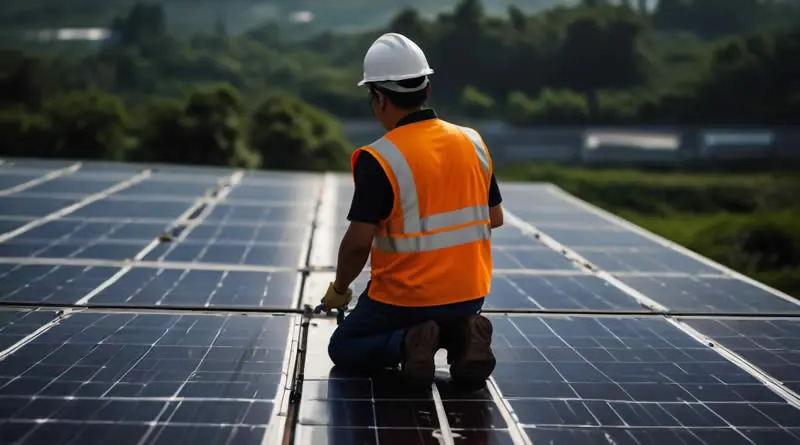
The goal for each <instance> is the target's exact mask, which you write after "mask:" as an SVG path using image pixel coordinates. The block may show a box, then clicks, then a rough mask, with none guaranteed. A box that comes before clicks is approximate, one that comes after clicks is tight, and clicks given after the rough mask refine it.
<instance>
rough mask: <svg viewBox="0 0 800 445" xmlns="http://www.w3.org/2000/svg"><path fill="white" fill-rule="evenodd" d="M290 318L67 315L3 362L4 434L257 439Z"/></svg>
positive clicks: (12, 439)
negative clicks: (45, 420)
mask: <svg viewBox="0 0 800 445" xmlns="http://www.w3.org/2000/svg"><path fill="white" fill-rule="evenodd" d="M293 320H294V318H293V317H245V316H207V315H205V316H204V315H191V316H190V315H155V314H153V315H130V314H98V313H79V314H73V315H70V316H68V317H67V318H66V319H65V320H63V321H62V322H60V323H59V324H58V325H56V326H54V327H52V328H51V329H49V330H48V331H46V332H45V333H44V334H42V335H41V336H39V337H37V338H36V339H34V340H33V341H32V342H30V343H28V344H26V345H25V346H24V347H22V348H21V349H20V350H18V351H17V352H15V353H14V354H12V355H11V356H9V357H7V358H6V359H5V360H3V361H0V378H3V379H5V384H3V386H2V387H0V411H2V413H3V417H4V418H5V419H6V422H5V423H4V425H3V431H4V432H3V434H4V441H6V442H7V443H15V444H38V443H76V444H77V443H80V444H90V443H91V444H94V443H98V444H99V443H108V442H109V441H113V442H114V443H142V442H146V443H157V444H174V443H215V444H216V443H220V444H228V443H237V444H250V443H260V442H261V439H262V436H263V435H264V432H265V428H266V427H267V426H268V424H269V421H270V416H271V413H272V410H273V405H274V402H275V399H276V395H277V394H278V383H279V381H280V377H281V372H282V371H283V369H282V367H283V360H284V353H285V348H286V339H287V335H288V333H289V330H290V324H291V323H293ZM41 419H47V422H46V423H43V422H41ZM186 441H189V442H186Z"/></svg>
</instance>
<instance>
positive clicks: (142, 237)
mask: <svg viewBox="0 0 800 445" xmlns="http://www.w3.org/2000/svg"><path fill="white" fill-rule="evenodd" d="M165 228H166V224H164V223H150V222H132V221H126V220H118V221H114V222H109V221H87V220H64V219H58V220H55V221H51V222H48V223H45V224H42V225H41V226H38V227H34V228H32V229H30V230H28V231H26V232H25V233H22V234H20V235H18V236H16V237H15V239H17V240H30V241H40V240H52V241H75V242H90V241H95V242H96V241H103V240H109V241H110V240H125V241H130V240H135V241H146V242H150V241H151V240H152V239H153V238H155V237H157V236H158V235H159V234H160V233H162V232H163V231H164V229H165Z"/></svg>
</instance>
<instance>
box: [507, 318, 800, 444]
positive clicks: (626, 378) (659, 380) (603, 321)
mask: <svg viewBox="0 0 800 445" xmlns="http://www.w3.org/2000/svg"><path fill="white" fill-rule="evenodd" d="M491 320H492V322H493V324H494V337H493V349H494V351H495V355H496V356H497V359H498V364H497V367H496V369H495V371H494V378H495V380H496V382H497V384H498V386H499V388H500V391H501V392H502V393H503V395H504V396H505V397H507V398H508V399H509V403H510V405H511V407H512V409H513V410H514V412H515V413H516V415H517V417H518V420H519V422H520V423H521V424H522V425H523V426H524V427H525V428H526V431H527V433H528V435H529V436H530V437H531V440H532V441H533V443H549V444H556V445H559V444H565V445H566V444H570V445H571V444H574V443H583V442H576V441H578V440H581V438H585V437H586V435H587V433H586V431H587V430H591V431H595V430H596V431H598V432H599V431H600V430H601V428H603V427H605V428H608V429H613V430H615V431H617V433H616V434H615V435H614V438H617V437H623V438H624V437H626V436H633V437H645V436H648V435H653V436H654V437H661V438H662V441H661V442H658V443H673V442H664V440H676V437H682V436H693V437H695V439H694V442H690V443H707V444H709V445H710V444H712V443H713V444H716V443H720V442H716V441H710V438H711V437H713V434H711V433H712V432H713V431H716V432H718V433H720V434H719V435H718V436H717V437H718V438H721V437H725V435H726V434H728V435H730V436H732V437H739V438H745V437H747V438H750V439H751V440H753V443H763V442H759V441H758V440H757V438H758V437H761V436H759V435H763V434H770V435H772V436H774V437H775V438H776V439H781V441H780V442H776V443H798V442H800V436H798V435H797V433H798V431H797V430H792V429H791V428H793V427H796V426H800V425H797V423H798V420H797V419H798V416H797V414H798V413H800V411H798V410H797V409H796V408H794V407H793V406H791V405H789V404H788V403H786V401H785V400H783V399H781V398H780V397H778V396H777V395H776V394H775V393H773V392H772V391H770V390H769V389H768V388H767V387H766V386H764V385H762V384H761V383H760V382H758V381H757V380H756V379H755V378H753V377H752V376H750V375H749V374H747V373H746V372H745V371H743V370H742V369H741V368H739V367H737V366H735V365H734V364H732V363H731V362H729V361H727V360H726V359H725V358H724V357H722V356H721V355H719V354H718V353H716V352H715V351H714V350H713V349H711V348H709V347H707V346H705V345H704V344H702V343H700V342H698V341H696V340H695V339H693V338H691V337H690V336H688V335H686V334H684V333H683V332H681V331H680V330H678V329H677V328H675V327H674V326H673V325H671V324H669V323H668V322H667V321H665V320H664V319H662V318H656V317H648V318H642V317H639V318H636V317H633V318H612V317H603V318H590V317H557V316H552V317H534V316H509V317H494V316H491ZM793 419H794V420H793ZM753 429H758V432H754V431H753ZM659 434H662V436H659ZM589 436H591V435H589ZM698 440H699V441H698ZM612 443H625V444H629V443H636V442H632V441H631V439H630V438H629V439H625V440H622V441H621V442H612ZM644 443H648V442H644Z"/></svg>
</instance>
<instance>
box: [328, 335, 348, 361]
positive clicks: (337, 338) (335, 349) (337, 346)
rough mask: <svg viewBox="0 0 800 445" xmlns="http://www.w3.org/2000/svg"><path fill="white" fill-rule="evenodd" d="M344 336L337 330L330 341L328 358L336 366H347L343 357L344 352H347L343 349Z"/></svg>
mask: <svg viewBox="0 0 800 445" xmlns="http://www.w3.org/2000/svg"><path fill="white" fill-rule="evenodd" d="M341 343H342V335H341V333H340V331H339V330H338V329H337V330H335V331H333V334H332V335H331V339H330V341H328V357H330V359H331V361H332V362H333V364H334V365H336V366H345V365H346V363H345V361H346V360H345V359H344V357H343V354H342V352H343V351H345V349H344V348H342V344H341Z"/></svg>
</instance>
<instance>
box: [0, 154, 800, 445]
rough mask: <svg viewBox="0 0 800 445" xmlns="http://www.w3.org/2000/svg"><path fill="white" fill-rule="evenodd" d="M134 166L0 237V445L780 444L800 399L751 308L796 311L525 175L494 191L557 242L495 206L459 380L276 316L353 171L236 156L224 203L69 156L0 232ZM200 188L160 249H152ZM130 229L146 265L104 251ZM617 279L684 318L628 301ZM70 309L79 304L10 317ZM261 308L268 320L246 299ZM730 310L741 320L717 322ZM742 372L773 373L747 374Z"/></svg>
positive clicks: (785, 358) (784, 355)
mask: <svg viewBox="0 0 800 445" xmlns="http://www.w3.org/2000/svg"><path fill="white" fill-rule="evenodd" d="M6 161H9V160H6ZM73 165H76V164H74V163H73V162H62V163H59V162H50V161H44V162H39V161H35V160H34V161H30V162H28V161H25V160H23V161H22V162H21V166H20V165H8V164H3V165H2V166H0V167H1V168H0V170H2V171H0V190H2V189H3V184H4V182H3V181H5V180H6V179H5V178H10V177H13V178H14V180H9V182H8V183H11V184H15V185H16V184H18V183H17V182H14V181H16V180H19V179H22V178H25V180H24V181H23V182H25V181H28V180H30V179H31V178H34V179H36V178H40V177H42V175H45V174H47V173H48V172H51V171H55V170H56V169H59V168H64V167H67V166H73ZM145 168H149V169H152V170H151V171H152V177H150V178H148V179H147V180H144V181H142V182H139V183H136V184H133V185H132V186H130V187H128V188H125V189H123V190H121V191H119V192H117V193H115V194H113V195H111V196H109V197H107V198H104V199H101V200H99V201H97V202H93V203H91V204H89V205H86V206H84V207H80V208H78V209H77V210H76V211H75V212H72V213H70V214H69V215H67V216H65V217H61V218H58V219H55V220H53V221H48V222H45V223H43V224H40V225H35V226H33V227H31V228H30V229H29V230H27V231H25V232H23V233H20V234H18V235H17V236H15V237H13V238H11V239H10V240H8V241H6V242H3V243H0V259H2V260H3V261H0V304H2V305H3V306H5V307H3V308H0V309H3V310H0V419H1V420H0V424H2V426H0V431H2V433H0V437H2V439H0V442H3V443H7V442H8V443H15V444H17V445H26V444H36V443H48V444H51V443H52V444H61V443H64V444H67V443H71V444H72V443H74V444H89V443H95V442H99V443H108V442H114V443H119V444H120V445H122V444H125V443H132V444H136V445H144V444H164V445H172V444H175V443H195V442H196V443H198V444H199V443H203V444H205V443H220V444H226V445H236V444H242V445H250V444H267V443H269V444H271V443H280V442H282V441H283V438H284V437H283V432H284V426H285V425H286V420H287V416H288V415H292V414H293V415H296V418H295V419H294V420H293V421H294V422H295V423H296V431H295V436H294V440H293V443H296V444H302V445H309V444H312V445H322V444H333V443H337V444H338V443H347V444H351V443H352V444H359V445H366V444H375V445H378V444H387V443H403V444H410V445H414V444H431V445H433V444H435V445H439V444H441V443H454V444H465V445H466V444H478V443H480V444H487V445H488V444H491V445H498V444H503V445H505V444H514V445H522V444H526V445H527V444H529V443H530V442H533V443H535V444H542V443H548V444H551V445H560V444H569V445H573V444H576V443H581V444H582V443H587V444H588V443H596V444H598V445H599V444H604V445H608V444H614V445H650V444H653V445H656V444H657V445H661V444H663V443H680V444H698V445H699V444H702V445H707V444H711V443H714V444H716V443H726V444H731V445H732V444H737V443H747V444H749V445H752V444H755V443H781V444H784V443H786V444H791V443H797V444H800V421H798V419H800V416H798V413H800V411H798V410H797V408H796V407H795V406H793V405H791V404H790V403H788V402H787V401H786V400H785V399H784V398H783V397H786V398H787V399H791V400H792V401H794V400H800V397H795V395H796V394H794V393H791V391H792V390H794V391H795V392H800V380H798V377H797V375H798V374H800V358H799V357H800V356H798V352H797V351H798V349H799V348H798V346H800V344H798V338H800V329H798V326H800V324H799V323H800V322H798V321H796V320H793V319H791V320H790V319H781V318H774V317H773V316H764V315H761V316H759V315H758V314H759V313H761V312H771V313H780V314H786V315H791V314H796V313H798V310H797V309H798V307H800V305H796V304H793V303H792V302H790V301H787V300H786V299H783V298H780V297H779V296H778V295H777V294H776V293H773V292H771V291H770V290H768V289H766V290H765V289H764V288H762V287H759V286H754V285H751V284H749V283H748V282H746V281H744V280H740V279H738V278H734V277H732V276H730V274H728V273H724V272H722V271H721V269H718V268H716V267H713V266H710V265H708V264H706V263H704V262H702V261H698V260H696V259H694V258H690V257H689V256H688V255H686V254H684V253H682V252H680V251H678V250H675V249H672V248H670V247H668V246H665V245H662V243H659V242H657V241H652V240H651V239H650V238H648V237H646V236H643V235H642V234H641V233H639V232H637V231H635V230H631V229H629V228H628V227H623V225H622V224H620V223H618V222H615V221H613V220H610V219H606V218H604V217H603V216H601V215H600V214H598V213H597V212H594V211H592V209H591V208H590V207H586V206H582V205H580V204H579V202H576V201H574V200H570V199H569V198H568V197H567V195H564V194H561V193H557V192H553V188H552V187H550V186H548V185H546V184H534V185H530V184H527V185H526V184H513V185H505V184H501V188H502V189H503V195H504V207H505V208H506V210H507V211H508V213H510V214H512V215H514V216H517V217H518V218H520V219H522V220H524V221H529V222H530V223H531V224H533V225H535V226H536V227H537V228H538V229H540V230H542V231H544V233H545V234H546V235H548V236H549V237H551V238H554V239H555V240H556V241H557V242H559V243H561V244H562V245H564V246H565V248H564V249H562V248H561V247H560V246H556V245H553V244H551V243H549V242H542V241H540V240H537V239H536V238H534V237H531V236H529V235H526V234H525V233H524V232H523V231H522V230H520V228H519V227H517V226H518V225H519V224H518V223H517V222H516V221H517V220H516V219H514V218H508V219H507V222H506V224H505V226H503V227H502V228H500V229H498V230H494V231H493V234H492V244H493V263H494V264H493V265H494V270H495V273H494V277H493V282H492V290H491V293H490V295H489V296H488V297H487V299H486V303H485V307H484V309H485V310H487V311H489V312H492V314H491V315H490V317H491V319H492V320H493V323H494V326H495V331H494V332H495V334H494V349H495V354H496V355H497V357H498V366H497V368H496V370H495V373H494V379H493V380H492V381H490V384H489V385H488V387H487V388H486V389H484V390H481V391H478V392H476V393H463V392H459V391H457V390H456V389H455V388H453V387H452V386H451V384H450V383H449V382H448V380H447V372H446V365H445V364H444V362H443V353H442V352H440V354H439V355H438V356H437V363H438V365H439V367H440V368H439V369H438V371H437V383H436V387H435V388H434V389H435V390H436V391H431V390H422V391H419V390H411V389H409V388H407V387H405V386H404V385H403V384H402V382H401V381H400V380H399V377H398V375H397V373H396V371H392V370H386V371H385V372H379V373H378V374H376V375H373V376H366V375H359V374H353V373H347V372H346V371H344V370H337V369H336V368H333V367H332V364H331V363H330V360H329V358H328V357H327V344H328V339H329V336H330V334H331V332H332V330H333V329H334V328H335V321H334V320H332V319H321V318H313V319H310V320H308V323H301V321H302V320H304V319H303V318H300V317H299V316H298V315H294V313H296V312H297V308H298V307H302V305H304V304H309V305H314V306H315V305H317V304H318V303H319V300H320V299H321V298H322V296H323V294H324V292H325V290H326V288H327V286H328V283H329V282H330V281H332V280H333V279H334V277H335V274H334V273H333V272H330V271H328V270H329V268H332V267H333V266H335V265H336V262H337V260H336V256H337V252H338V245H339V242H340V240H341V236H342V235H343V233H344V228H345V227H346V224H347V222H346V219H345V216H346V213H347V210H348V208H349V203H350V198H351V195H352V191H353V187H352V178H351V177H350V175H347V174H343V175H333V174H327V175H324V176H323V175H320V174H316V173H303V174H298V173H294V172H256V171H248V172H246V173H245V174H244V176H242V177H241V182H240V183H238V184H235V185H234V186H233V187H231V188H230V189H229V192H230V194H228V195H227V196H225V195H214V194H211V193H208V194H207V192H210V191H212V190H218V189H219V187H220V185H222V184H225V183H226V182H228V181H229V180H230V179H231V178H232V175H234V174H235V173H236V171H235V170H233V169H230V168H207V167H181V166H171V165H133V164H115V163H97V162H88V161H87V162H82V163H81V168H80V169H79V170H77V172H75V173H72V174H68V175H63V176H59V177H58V178H55V179H50V180H48V181H44V182H42V183H41V184H39V185H38V186H34V187H31V188H29V189H26V190H24V191H22V192H19V193H16V194H10V195H6V196H0V233H6V232H8V231H10V230H14V229H15V228H17V227H21V226H22V225H23V224H26V223H28V222H31V221H37V218H41V217H43V216H45V215H48V214H51V213H52V212H55V211H57V210H60V209H63V208H65V207H67V206H69V205H71V204H73V203H75V202H78V201H79V200H80V199H83V198H84V197H85V196H87V194H88V193H96V191H101V190H104V189H105V188H107V187H100V185H101V184H105V183H106V182H109V181H116V182H118V181H120V180H124V179H125V178H128V177H129V176H130V175H131V174H133V173H135V172H139V171H142V170H144V169H145ZM234 178H235V176H234ZM320 192H322V193H321V194H322V195H323V196H322V198H321V199H320ZM65 193H70V194H73V196H70V197H69V198H68V197H67V196H68V195H65ZM201 197H202V198H201ZM200 199H202V201H199V200H200ZM197 203H202V206H201V207H199V208H197V211H196V212H194V213H193V214H192V215H191V218H192V219H189V220H187V221H184V222H188V223H189V225H188V226H186V227H185V228H183V230H182V231H177V232H176V237H175V238H174V239H173V240H172V241H171V242H161V243H159V244H156V245H151V244H150V243H151V242H152V241H153V240H155V239H157V237H158V236H159V235H160V234H161V233H162V231H164V230H165V229H167V228H170V227H174V226H175V225H176V223H177V222H178V221H177V220H176V218H178V217H180V216H182V215H185V214H186V212H187V211H188V210H189V209H192V208H193V206H195V205H196V204H197ZM37 222H40V221H37ZM312 227H313V228H314V231H313V235H314V236H313V239H312V240H309V239H308V237H309V235H310V234H311V233H312ZM309 242H310V244H309ZM148 245H150V247H152V248H151V249H149V250H148V251H147V254H146V255H145V258H144V260H145V261H146V262H136V261H132V262H130V263H121V262H120V260H129V259H131V258H133V257H134V256H136V255H137V254H140V253H142V254H144V251H143V250H142V249H143V248H145V247H146V246H148ZM309 245H310V246H311V248H312V249H311V252H309ZM562 250H563V251H562ZM564 251H566V252H567V253H569V252H576V253H578V254H580V255H582V256H584V257H586V258H587V259H588V260H589V261H590V262H592V263H593V264H594V265H595V266H597V267H599V268H600V270H601V271H605V272H609V273H611V274H613V275H616V277H615V279H616V280H611V279H608V278H607V277H608V275H606V274H598V273H596V272H595V271H593V270H588V269H586V268H584V267H582V266H581V265H579V264H577V263H576V262H574V261H571V260H569V259H568V257H567V256H565V254H564ZM10 257H13V259H12V258H10ZM19 257H26V258H25V259H24V260H18V259H17V258H19ZM307 258H308V259H307ZM106 259H107V260H115V262H113V263H110V262H106V261H103V260H106ZM12 261H22V262H23V263H24V265H22V264H12ZM307 261H308V262H307ZM154 262H156V263H154ZM175 262H179V263H175ZM120 264H127V265H129V267H125V268H120V267H117V266H119V265H120ZM89 265H92V266H89ZM112 265H113V267H112ZM306 266H310V270H306V269H305V268H306ZM315 267H321V268H322V270H321V271H317V270H316V269H314V268H315ZM273 269H274V270H273ZM121 272H124V273H121ZM368 279H369V271H365V272H362V273H361V274H360V275H359V277H358V278H357V279H356V281H355V282H354V283H353V290H354V293H355V295H354V301H353V302H352V303H351V304H350V309H352V308H353V307H355V305H356V304H357V301H358V295H359V294H361V292H362V291H363V290H364V288H365V286H366V284H367V281H368ZM620 281H621V282H622V283H623V284H625V285H627V286H628V287H631V288H633V289H635V290H637V291H638V292H639V293H641V294H643V295H644V296H645V297H647V298H648V299H650V300H654V301H656V302H658V303H660V304H661V305H663V306H665V307H667V308H668V309H670V310H673V311H679V312H681V314H679V315H680V317H681V318H680V320H681V322H683V323H684V324H679V323H676V324H673V322H672V321H671V320H669V319H668V318H667V317H664V316H662V315H659V314H656V313H653V312H652V311H651V310H649V309H647V308H645V307H643V306H641V305H640V303H639V302H638V301H637V300H636V299H635V298H634V297H633V296H631V295H629V294H627V293H626V292H625V291H623V290H621V289H620V288H619V287H617V285H616V283H618V282H620ZM78 301H81V303H82V304H85V306H83V307H82V308H81V309H80V311H79V312H71V311H70V310H66V311H65V312H54V311H53V310H42V311H29V310H19V307H20V305H22V304H25V305H28V304H31V303H34V304H36V303H41V304H57V305H65V306H69V305H71V304H75V303H76V302H78ZM298 303H299V304H298ZM104 305H112V306H120V308H119V309H116V308H115V309H114V311H113V312H108V310H109V309H108V308H105V309H104V308H103V307H102V306H104ZM227 307H232V308H234V309H233V310H228V309H226V308H227ZM142 308H152V309H153V310H158V312H148V311H144V310H143V309H142ZM51 309H52V308H51ZM265 309H266V310H269V311H270V312H272V311H277V312H278V315H276V316H265V315H264V314H263V313H253V312H259V310H260V311H261V312H264V310H265ZM525 311H531V312H533V311H536V312H554V313H552V314H546V315H543V314H539V315H532V314H520V313H524V312H525ZM559 311H569V312H576V311H578V312H580V311H586V312H589V311H602V312H604V315H594V316H590V315H589V314H583V315H581V316H565V314H564V313H563V312H562V313H561V314H560V315H559V314H558V312H559ZM621 311H624V312H625V314H626V315H622V314H621V313H620V312H621ZM245 312H246V313H251V314H250V315H247V316H245V315H235V314H237V313H245ZM632 312H633V313H640V314H639V315H634V314H632ZM687 313H694V315H688V314H687ZM730 313H741V314H748V315H749V316H753V317H754V319H750V318H748V319H742V318H736V319H732V318H719V317H723V316H728V315H730ZM698 314H706V315H708V316H715V318H713V319H712V318H701V317H699V316H698ZM51 321H52V322H53V323H50V322H51ZM677 325H679V326H681V327H682V328H683V329H686V330H689V328H688V327H687V326H690V327H692V328H694V329H695V330H696V331H699V332H700V333H701V334H702V335H705V336H707V337H708V340H705V339H704V340H703V341H698V340H696V339H695V338H693V337H691V336H690V335H688V334H687V333H686V332H684V331H683V330H681V329H679V328H678V327H676V326H677ZM303 332H305V333H307V338H306V337H304V336H302V335H301V334H302V333H303ZM23 339H24V341H23ZM29 340H30V341H29ZM23 343H24V344H23ZM710 345H712V346H710ZM719 345H722V346H725V347H727V348H728V349H729V350H731V351H733V353H735V354H739V355H740V356H741V357H742V360H743V361H744V362H741V363H740V362H739V361H738V359H737V360H733V359H730V358H728V357H731V355H730V354H728V353H727V352H726V353H725V354H720V353H719V351H718V350H719V349H720V346H719ZM287 348H289V349H290V350H288V351H287ZM3 351H5V352H3ZM299 351H300V352H301V353H300V354H299V355H298V352H299ZM301 358H302V359H304V361H302V360H301ZM295 365H298V366H299V365H302V368H301V369H295V368H294V366H295ZM756 368H757V369H758V370H760V371H758V372H763V373H766V374H768V375H769V377H768V378H771V379H773V380H775V381H779V382H782V383H783V385H784V386H783V387H773V386H767V385H765V384H763V383H762V382H761V381H759V380H758V379H756V377H754V375H758V372H757V371H756V370H754V369H756ZM295 374H297V375H298V376H302V378H297V379H295V378H294V375H295ZM760 378H762V379H764V377H760ZM290 390H291V391H292V394H293V395H295V396H296V397H298V400H297V401H298V402H299V403H298V404H296V405H295V404H289V402H288V400H289V397H288V396H289V394H290ZM779 394H781V395H779ZM294 409H297V411H296V412H294V411H293V410H294ZM525 435H527V436H528V438H529V439H530V441H528V442H526V441H524V440H522V439H521V437H522V436H525ZM451 441H452V442H451Z"/></svg>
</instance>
